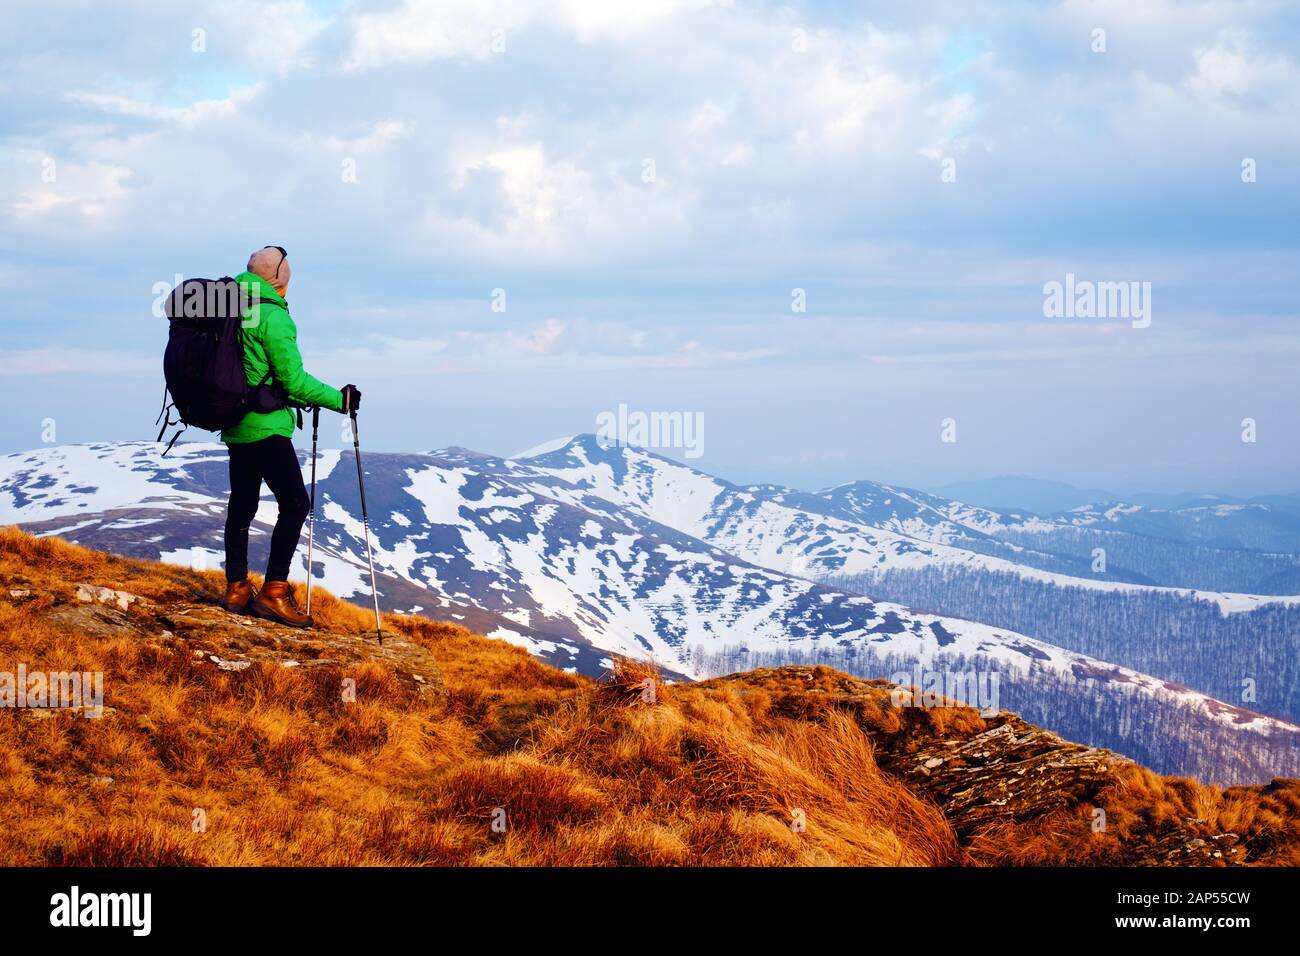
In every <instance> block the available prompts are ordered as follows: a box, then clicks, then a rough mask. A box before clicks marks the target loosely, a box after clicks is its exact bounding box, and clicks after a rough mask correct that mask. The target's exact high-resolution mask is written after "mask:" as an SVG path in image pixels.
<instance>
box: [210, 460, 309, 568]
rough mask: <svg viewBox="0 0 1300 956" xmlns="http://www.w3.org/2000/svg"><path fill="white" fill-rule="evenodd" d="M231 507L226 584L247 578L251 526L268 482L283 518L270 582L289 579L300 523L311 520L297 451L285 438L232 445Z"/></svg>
mask: <svg viewBox="0 0 1300 956" xmlns="http://www.w3.org/2000/svg"><path fill="white" fill-rule="evenodd" d="M229 450H230V504H229V506H228V507H227V508H226V580H227V581H242V580H243V579H244V578H245V577H247V576H248V526H249V525H251V524H252V523H253V516H254V515H256V514H257V502H258V499H259V498H261V497H262V482H263V481H265V482H266V484H267V487H269V488H270V489H271V493H272V494H273V495H275V500H276V503H277V504H278V505H279V506H280V516H279V518H278V519H277V520H276V522H275V530H274V531H273V532H272V533H271V557H270V560H269V561H267V563H266V580H268V581H287V580H289V564H290V562H292V561H293V552H294V550H295V549H296V548H297V547H298V536H299V535H301V534H302V523H303V522H304V521H306V520H307V511H308V510H309V509H310V507H311V501H310V499H308V497H307V488H306V487H305V486H304V485H303V483H302V469H301V468H299V467H298V453H297V452H296V451H294V449H293V442H291V441H290V440H289V439H287V438H285V437H283V436H282V435H272V436H271V437H270V438H263V439H262V440H261V441H254V442H248V443H247V444H243V445H230V446H229Z"/></svg>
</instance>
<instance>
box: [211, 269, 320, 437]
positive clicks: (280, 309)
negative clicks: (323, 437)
mask: <svg viewBox="0 0 1300 956" xmlns="http://www.w3.org/2000/svg"><path fill="white" fill-rule="evenodd" d="M236 281H237V282H238V283H239V284H240V285H241V286H243V287H244V288H245V290H246V291H247V292H248V294H249V296H250V297H251V298H253V299H259V298H260V299H270V300H272V301H273V302H275V303H278V304H276V305H271V304H267V303H261V304H258V305H255V306H253V307H252V310H251V311H250V312H249V313H248V315H247V316H246V317H245V319H244V374H245V375H247V376H248V384H249V385H250V386H254V385H256V384H257V383H258V382H260V381H262V376H264V375H266V373H267V370H268V369H269V370H270V372H271V379H268V382H269V381H271V380H272V379H273V380H274V381H276V382H278V383H279V384H280V387H281V388H283V389H284V390H285V391H286V392H288V394H289V401H290V402H291V403H293V404H294V405H302V406H309V405H319V406H320V407H321V408H328V409H332V410H333V411H336V412H341V411H343V396H342V394H341V393H340V392H339V390H338V389H337V388H331V387H330V386H328V385H326V384H325V383H324V382H322V381H320V380H319V379H316V378H313V377H312V376H310V375H308V374H307V373H306V372H305V371H303V367H302V355H301V353H299V351H298V327H297V326H296V325H294V324H293V319H292V317H290V315H289V306H288V303H286V302H285V301H284V297H283V296H281V295H280V294H279V293H278V292H276V291H275V290H274V289H273V288H271V284H270V283H269V282H267V281H266V280H265V279H263V278H262V277H261V276H258V275H254V274H253V273H251V272H243V273H240V274H239V275H238V276H236ZM297 422H298V416H297V413H296V412H294V410H293V409H292V408H281V409H277V410H276V411H274V412H265V413H263V412H249V413H248V414H247V415H245V416H244V417H243V419H242V420H241V421H240V422H239V424H238V425H236V426H234V427H233V428H227V429H226V430H225V431H223V432H222V433H221V440H222V441H223V442H225V443H226V444H227V445H243V444H247V443H248V442H254V441H261V440H262V439H263V438H269V437H270V436H272V435H283V436H284V437H285V438H292V437H293V430H294V427H295V426H296V425H297Z"/></svg>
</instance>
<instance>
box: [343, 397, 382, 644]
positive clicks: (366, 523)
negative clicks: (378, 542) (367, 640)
mask: <svg viewBox="0 0 1300 956" xmlns="http://www.w3.org/2000/svg"><path fill="white" fill-rule="evenodd" d="M350 414H351V416H352V448H353V450H355V451H356V453H357V487H358V488H359V489H360V490H361V527H362V528H364V529H365V535H366V562H367V563H368V564H369V565H370V598H371V600H373V601H374V603H375V634H376V635H377V636H378V637H379V643H380V644H383V643H384V629H383V627H382V626H381V625H380V623H379V590H378V589H377V588H376V587H375V559H374V557H372V556H371V554H370V517H369V515H367V514H366V479H365V478H364V477H362V474H361V438H360V437H359V436H358V435H357V410H356V409H355V408H354V409H352V411H351V413H350Z"/></svg>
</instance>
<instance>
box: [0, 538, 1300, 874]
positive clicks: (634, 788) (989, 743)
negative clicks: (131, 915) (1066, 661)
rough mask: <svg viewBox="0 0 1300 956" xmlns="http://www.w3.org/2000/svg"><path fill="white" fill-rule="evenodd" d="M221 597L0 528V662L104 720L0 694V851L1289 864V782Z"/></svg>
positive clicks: (782, 673)
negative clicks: (267, 618)
mask: <svg viewBox="0 0 1300 956" xmlns="http://www.w3.org/2000/svg"><path fill="white" fill-rule="evenodd" d="M222 586H223V581H222V579H221V577H220V575H219V574H215V573H208V574H201V573H197V572H192V571H189V570H186V569H182V568H178V567H174V566H170V565H163V564H156V563H151V562H145V561H132V560H127V559H122V558H117V557H113V556H110V555H106V554H103V553H99V552H94V551H89V550H86V549H83V548H79V547H76V546H73V545H70V544H67V543H65V542H62V541H60V540H57V539H37V538H32V537H30V536H28V535H26V534H23V533H21V532H19V531H16V530H12V529H8V530H0V671H15V670H16V669H17V667H18V665H19V664H24V665H25V666H26V668H27V669H28V671H36V670H43V671H92V672H93V671H100V672H103V674H104V691H105V696H104V704H105V706H106V708H107V709H106V711H105V713H104V715H103V716H102V717H100V718H98V719H96V718H92V717H86V716H83V715H81V714H79V713H77V712H73V711H69V710H36V709H13V710H4V711H0V828H2V830H3V832H4V833H5V839H4V841H2V842H0V864H19V865H40V864H96V865H98V864H105V865H107V864H127V865H132V864H137V865H157V864H196V865H203V864H233V865H264V864H308V865H317V864H319V865H357V864H397V865H408V864H433V865H460V864H487V865H491V864H507V865H536V864H543V865H554V864H560V865H567V864H576V865H609V864H632V865H640V864H646V865H745V866H755V865H810V864H813V865H815V864H843V865H954V864H1003V863H1120V864H1131V863H1155V862H1174V863H1198V864H1211V865H1214V864H1233V863H1286V864H1291V865H1295V864H1297V863H1300V849H1298V848H1300V784H1298V783H1296V782H1295V781H1277V782H1275V783H1274V784H1272V785H1270V786H1269V787H1249V788H1232V789H1230V790H1227V791H1224V790H1219V789H1216V788H1213V787H1206V786H1202V785H1199V784H1196V783H1193V782H1190V781H1183V780H1173V779H1168V778H1162V777H1158V776H1156V775H1154V774H1152V773H1150V772H1148V771H1146V770H1144V769H1142V768H1140V767H1137V766H1135V765H1133V764H1130V763H1128V762H1126V761H1122V760H1120V759H1118V758H1114V757H1112V756H1111V755H1109V754H1108V753H1106V752H1105V751H1098V750H1091V749H1089V748H1085V747H1081V746H1079V745H1074V744H1069V743H1067V742H1065V741H1062V740H1060V739H1059V738H1057V737H1055V736H1053V735H1051V734H1048V733H1046V732H1045V731H1041V730H1039V729H1038V728H1034V727H1031V726H1030V725H1027V724H1025V723H1024V722H1023V721H1020V720H1019V719H1018V718H1015V717H1014V715H1009V714H1003V715H999V716H998V717H994V718H989V719H987V720H986V719H984V718H982V717H981V716H980V715H979V714H978V713H977V712H975V711H973V710H970V709H967V708H963V707H944V708H929V709H926V708H920V707H901V708H900V707H896V706H894V704H893V703H892V702H891V699H890V693H889V691H890V688H889V685H887V684H885V683H883V682H880V681H862V680H858V679H855V678H850V677H848V676H847V675H844V674H841V673H839V672H836V671H833V670H830V669H829V668H821V667H819V668H808V667H790V668H780V669H776V670H771V671H759V672H750V673H749V674H744V675H736V676H733V677H730V678H721V679H718V680H714V681H708V682H705V683H700V684H689V685H684V684H673V685H667V684H664V683H663V682H662V681H661V680H659V679H658V677H657V674H656V672H655V670H654V669H653V667H651V666H649V665H647V664H644V663H636V662H627V661H621V662H618V664H617V666H616V667H615V669H614V670H613V671H612V673H611V675H610V678H609V679H608V680H606V681H603V682H596V681H592V680H590V679H587V678H585V677H581V676H576V675H572V674H568V673H565V672H563V671H559V670H555V669H553V668H551V667H548V666H545V665H543V664H540V663H539V662H537V661H536V660H534V659H533V658H532V657H530V656H529V655H528V654H527V653H526V652H524V651H523V650H520V649H518V648H515V647H512V646H510V645H508V644H506V643H504V642H501V641H496V640H490V639H487V638H484V637H480V636H478V635H475V634H473V633H470V632H469V631H467V630H465V629H463V628H460V627H457V626H455V625H453V624H448V623H436V622H432V621H429V620H426V619H424V618H420V617H413V616H401V615H389V616H387V617H386V619H385V628H386V630H387V631H389V632H390V636H389V639H388V640H387V641H386V645H385V647H384V648H383V649H380V648H379V647H378V646H377V645H376V642H375V640H374V635H373V618H371V617H370V616H369V615H368V614H367V612H366V611H363V610H361V609H360V608H357V607H354V606H353V605H351V604H348V603H346V602H342V601H339V600H336V599H334V598H333V597H331V596H330V595H328V594H325V593H324V592H321V591H313V599H312V610H313V613H314V614H315V616H316V619H317V628H316V630H315V631H313V632H295V631H291V630H290V629H287V628H282V627H278V626H275V625H269V624H266V623H264V622H257V621H253V620H251V619H248V618H240V617H234V616H232V615H228V614H225V613H224V612H223V611H221V610H220V608H219V607H217V605H216V602H217V600H218V598H219V596H220V592H221V588H222ZM99 589H107V590H99ZM350 687H354V688H355V694H354V695H351V696H354V699H347V698H348V697H349V696H350V695H349V694H347V693H346V692H347V690H348V689H349V688H350ZM1096 808H1102V809H1104V810H1105V821H1106V825H1105V828H1104V830H1102V831H1101V832H1097V831H1096V830H1095V829H1094V821H1095V820H1096V819H1097V816H1096V813H1095V810H1096ZM196 821H199V822H201V823H202V824H203V825H202V826H199V825H198V823H196Z"/></svg>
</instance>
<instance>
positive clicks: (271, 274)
mask: <svg viewBox="0 0 1300 956" xmlns="http://www.w3.org/2000/svg"><path fill="white" fill-rule="evenodd" d="M248 271H249V272H251V273H253V274H254V275H258V276H261V277H262V278H263V279H265V280H266V281H267V282H269V283H271V288H273V289H275V291H276V292H278V293H280V295H284V291H285V289H287V288H289V277H290V276H291V275H292V274H293V272H292V270H291V269H290V268H289V260H288V259H287V258H286V257H285V256H284V255H282V254H281V252H280V250H279V249H278V248H276V247H275V246H267V247H266V248H265V249H258V250H257V251H256V252H254V253H253V254H252V255H251V256H249V257H248Z"/></svg>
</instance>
